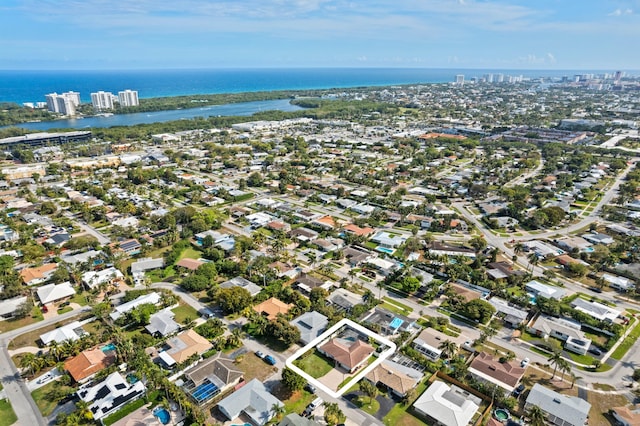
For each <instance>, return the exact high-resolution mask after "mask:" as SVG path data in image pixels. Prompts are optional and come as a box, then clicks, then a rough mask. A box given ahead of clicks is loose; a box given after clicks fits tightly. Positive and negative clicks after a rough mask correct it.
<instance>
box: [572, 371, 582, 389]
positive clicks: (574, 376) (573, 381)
mask: <svg viewBox="0 0 640 426" xmlns="http://www.w3.org/2000/svg"><path fill="white" fill-rule="evenodd" d="M580 379H582V376H576V375H575V374H573V373H571V389H573V386H574V385H575V384H576V382H577V381H578V380H580Z"/></svg>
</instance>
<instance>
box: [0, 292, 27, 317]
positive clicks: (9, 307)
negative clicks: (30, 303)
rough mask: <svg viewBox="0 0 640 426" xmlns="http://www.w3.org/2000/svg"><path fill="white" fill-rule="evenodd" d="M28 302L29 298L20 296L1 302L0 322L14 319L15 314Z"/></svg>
mask: <svg viewBox="0 0 640 426" xmlns="http://www.w3.org/2000/svg"><path fill="white" fill-rule="evenodd" d="M26 302H27V296H18V297H14V298H13V299H5V300H0V321H2V320H5V319H8V318H12V317H13V314H14V312H15V311H16V310H17V309H18V308H19V307H20V306H22V305H23V304H25V303H26Z"/></svg>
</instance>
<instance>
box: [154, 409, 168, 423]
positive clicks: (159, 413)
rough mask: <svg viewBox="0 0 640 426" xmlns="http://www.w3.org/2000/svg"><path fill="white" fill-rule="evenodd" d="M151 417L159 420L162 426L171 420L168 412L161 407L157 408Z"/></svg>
mask: <svg viewBox="0 0 640 426" xmlns="http://www.w3.org/2000/svg"><path fill="white" fill-rule="evenodd" d="M153 415H154V416H156V417H157V418H158V420H160V423H162V424H163V425H166V424H168V423H169V421H170V420H171V414H169V412H168V411H167V410H166V409H164V408H161V407H158V408H156V409H155V410H153Z"/></svg>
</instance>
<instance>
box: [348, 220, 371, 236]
mask: <svg viewBox="0 0 640 426" xmlns="http://www.w3.org/2000/svg"><path fill="white" fill-rule="evenodd" d="M342 231H343V232H344V233H345V234H349V235H353V236H356V237H364V238H366V237H368V236H369V235H371V234H373V233H374V232H375V230H374V229H373V228H369V227H366V228H361V227H359V226H358V225H355V224H353V223H350V224H348V225H346V226H344V227H343V228H342Z"/></svg>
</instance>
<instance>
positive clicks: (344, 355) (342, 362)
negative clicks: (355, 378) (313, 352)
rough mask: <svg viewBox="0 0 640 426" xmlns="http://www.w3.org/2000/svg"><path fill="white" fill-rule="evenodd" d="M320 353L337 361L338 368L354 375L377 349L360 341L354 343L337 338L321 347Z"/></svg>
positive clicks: (319, 348)
mask: <svg viewBox="0 0 640 426" xmlns="http://www.w3.org/2000/svg"><path fill="white" fill-rule="evenodd" d="M318 351H319V352H320V353H322V354H323V355H325V356H327V357H329V358H331V359H332V360H333V361H335V363H336V365H337V366H339V367H341V368H343V369H345V370H347V371H348V372H350V373H353V372H354V371H356V370H357V369H358V368H359V367H360V366H362V365H364V364H365V363H366V361H367V360H368V359H369V357H370V356H371V354H372V353H373V352H374V351H375V348H374V347H373V346H371V345H370V344H369V343H366V342H364V341H362V340H360V339H356V341H355V342H353V341H351V340H347V339H343V338H339V337H336V338H333V339H331V340H329V341H328V342H327V343H325V344H324V345H322V346H319V347H318Z"/></svg>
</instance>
